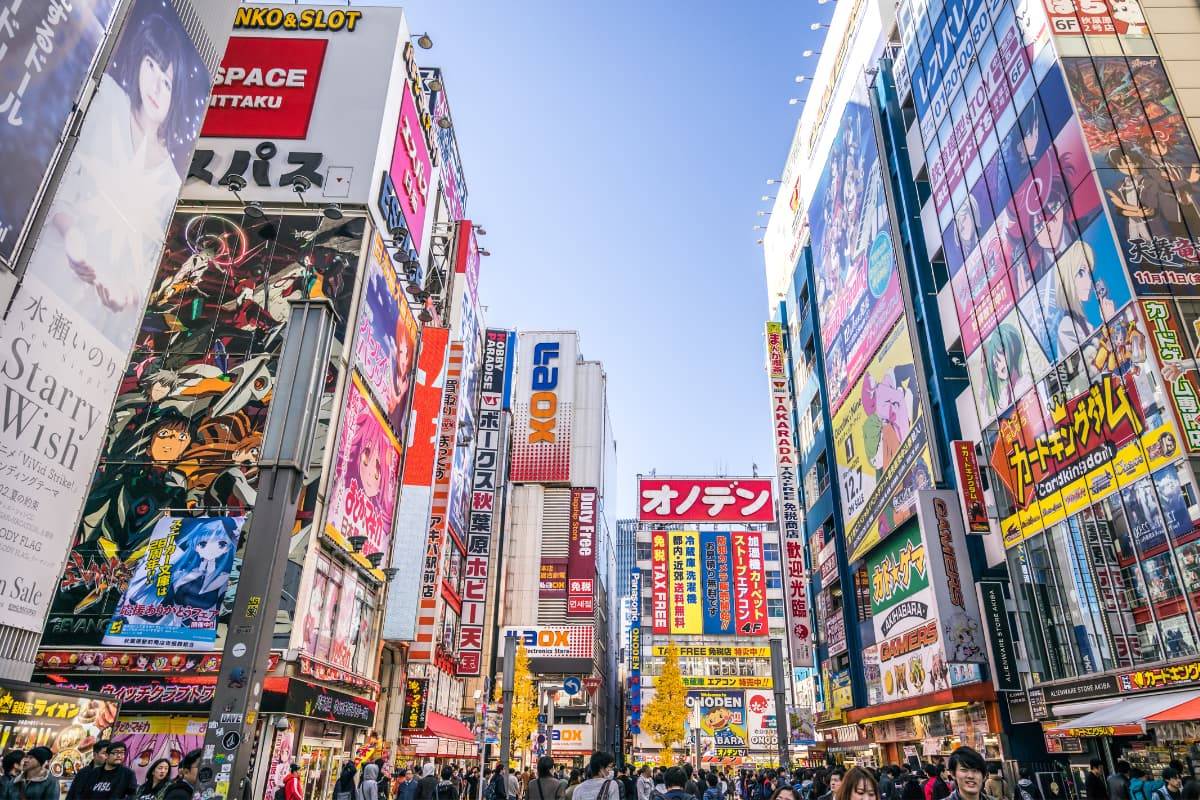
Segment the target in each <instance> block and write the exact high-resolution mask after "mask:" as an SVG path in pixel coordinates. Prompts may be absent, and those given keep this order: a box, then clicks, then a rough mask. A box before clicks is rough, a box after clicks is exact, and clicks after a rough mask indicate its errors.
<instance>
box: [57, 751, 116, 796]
mask: <svg viewBox="0 0 1200 800" xmlns="http://www.w3.org/2000/svg"><path fill="white" fill-rule="evenodd" d="M109 744H110V743H109V741H108V739H100V740H99V741H97V742H96V743H95V744H94V745H92V763H90V764H88V765H87V766H86V767H83V768H82V769H80V770H79V771H78V772H76V773H75V777H74V779H72V781H71V786H70V788H68V789H67V800H79V797H80V794H79V793H80V792H82V791H83V790H84V789H86V788H89V787H91V785H92V779H93V778H95V777H96V773H97V772H98V771H99V770H102V769H104V762H105V761H107V760H108V745H109Z"/></svg>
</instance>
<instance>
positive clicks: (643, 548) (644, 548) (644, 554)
mask: <svg viewBox="0 0 1200 800" xmlns="http://www.w3.org/2000/svg"><path fill="white" fill-rule="evenodd" d="M650 558H651V555H650V543H649V542H638V543H637V560H638V561H649V560H650Z"/></svg>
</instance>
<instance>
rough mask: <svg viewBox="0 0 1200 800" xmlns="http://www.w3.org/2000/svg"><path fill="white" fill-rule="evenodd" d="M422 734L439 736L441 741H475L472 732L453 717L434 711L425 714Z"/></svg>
mask: <svg viewBox="0 0 1200 800" xmlns="http://www.w3.org/2000/svg"><path fill="white" fill-rule="evenodd" d="M422 733H423V734H424V735H425V736H439V737H441V738H443V739H456V740H458V741H460V742H474V741H475V732H474V731H473V730H471V729H470V728H469V727H467V726H466V725H464V724H463V723H462V722H461V721H459V720H457V719H455V718H454V717H447V716H446V715H445V714H439V713H437V712H436V711H430V712H427V713H426V714H425V730H424V731H422ZM418 735H420V734H418Z"/></svg>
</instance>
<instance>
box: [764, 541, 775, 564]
mask: <svg viewBox="0 0 1200 800" xmlns="http://www.w3.org/2000/svg"><path fill="white" fill-rule="evenodd" d="M763 560H764V561H778V560H779V543H778V542H763Z"/></svg>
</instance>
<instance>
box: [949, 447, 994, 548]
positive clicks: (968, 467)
mask: <svg viewBox="0 0 1200 800" xmlns="http://www.w3.org/2000/svg"><path fill="white" fill-rule="evenodd" d="M950 447H951V449H952V450H953V451H954V464H955V466H956V467H957V469H958V494H959V498H960V499H961V500H962V505H963V513H964V514H965V515H966V516H965V517H964V518H965V519H966V521H967V530H968V531H969V532H971V533H987V532H988V531H989V530H991V529H990V528H989V527H988V516H987V502H986V501H985V499H984V496H983V483H982V481H981V479H980V477H979V462H978V461H977V460H976V459H975V443H974V442H968V441H964V440H961V439H956V440H954V441H952V442H950Z"/></svg>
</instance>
